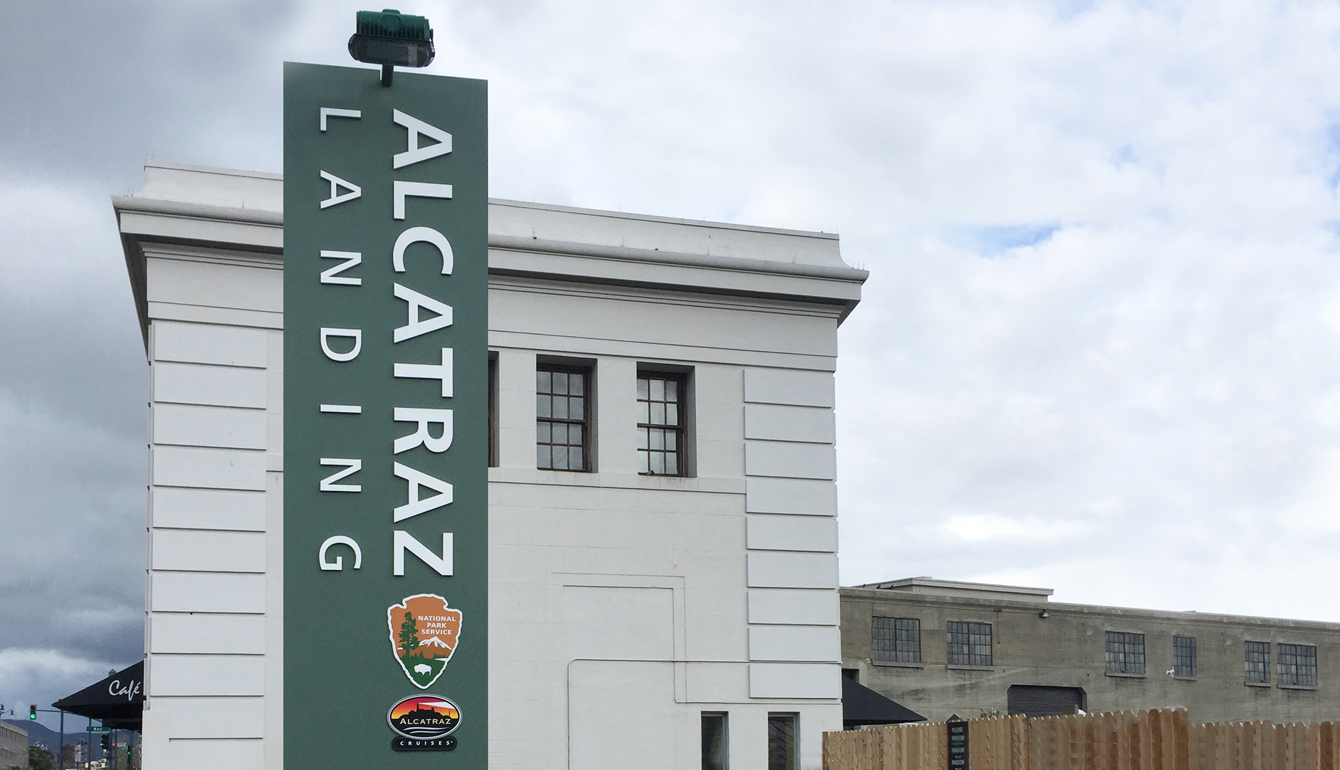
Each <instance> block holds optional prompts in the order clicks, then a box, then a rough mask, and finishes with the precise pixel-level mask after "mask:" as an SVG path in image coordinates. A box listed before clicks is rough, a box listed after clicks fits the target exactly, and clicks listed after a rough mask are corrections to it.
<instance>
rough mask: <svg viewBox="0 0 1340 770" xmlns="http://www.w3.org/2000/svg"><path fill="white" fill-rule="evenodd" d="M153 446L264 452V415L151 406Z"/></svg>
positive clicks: (230, 409) (225, 409) (254, 411)
mask: <svg viewBox="0 0 1340 770" xmlns="http://www.w3.org/2000/svg"><path fill="white" fill-rule="evenodd" d="M153 426H154V431H153V441H154V443H155V444H160V445H161V444H176V445H181V446H195V447H212V448H219V449H264V448H265V438H266V437H265V433H266V430H265V429H266V416H265V412H264V411H263V410H260V409H237V408H234V407H221V406H194V405H187V404H154V406H153Z"/></svg>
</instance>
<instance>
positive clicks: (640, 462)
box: [637, 452, 651, 473]
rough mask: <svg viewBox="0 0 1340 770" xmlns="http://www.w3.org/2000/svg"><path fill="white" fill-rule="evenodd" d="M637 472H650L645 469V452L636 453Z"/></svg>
mask: <svg viewBox="0 0 1340 770" xmlns="http://www.w3.org/2000/svg"><path fill="white" fill-rule="evenodd" d="M637 472H638V473H650V472H651V469H650V468H648V467H647V453H646V452H638V453H637Z"/></svg>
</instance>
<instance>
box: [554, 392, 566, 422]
mask: <svg viewBox="0 0 1340 770" xmlns="http://www.w3.org/2000/svg"><path fill="white" fill-rule="evenodd" d="M553 417H554V419H555V420H566V419H568V400H567V399H566V398H563V397H562V396H557V397H555V398H554V414H553Z"/></svg>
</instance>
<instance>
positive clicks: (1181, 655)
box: [1172, 634, 1196, 679]
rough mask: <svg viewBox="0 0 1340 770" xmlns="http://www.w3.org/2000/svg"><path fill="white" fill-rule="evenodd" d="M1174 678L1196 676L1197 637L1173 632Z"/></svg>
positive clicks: (1191, 677) (1193, 677)
mask: <svg viewBox="0 0 1340 770" xmlns="http://www.w3.org/2000/svg"><path fill="white" fill-rule="evenodd" d="M1172 640H1173V678H1174V679H1195V678H1196V637H1194V636H1183V635H1181V634H1173V638H1172Z"/></svg>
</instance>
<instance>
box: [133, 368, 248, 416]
mask: <svg viewBox="0 0 1340 770" xmlns="http://www.w3.org/2000/svg"><path fill="white" fill-rule="evenodd" d="M152 380H153V386H152V387H153V400H154V401H155V402H157V403H160V404H161V403H174V404H201V405H204V406H236V407H243V408H247V409H264V408H265V370H263V369H242V368H239V367H234V366H205V365H198V364H177V363H171V362H168V361H159V362H157V363H155V364H154V366H153V377H152Z"/></svg>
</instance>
